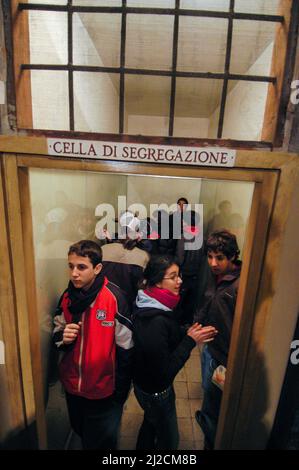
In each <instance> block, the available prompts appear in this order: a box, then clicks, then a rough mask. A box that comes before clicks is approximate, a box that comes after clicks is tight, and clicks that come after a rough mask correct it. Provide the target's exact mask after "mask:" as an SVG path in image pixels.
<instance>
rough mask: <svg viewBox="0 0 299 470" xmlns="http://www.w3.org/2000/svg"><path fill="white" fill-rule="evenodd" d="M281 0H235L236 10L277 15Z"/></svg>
mask: <svg viewBox="0 0 299 470" xmlns="http://www.w3.org/2000/svg"><path fill="white" fill-rule="evenodd" d="M279 3H280V0H250V2H249V1H248V0H235V11H238V12H242V13H257V14H261V15H277V14H278V6H279Z"/></svg>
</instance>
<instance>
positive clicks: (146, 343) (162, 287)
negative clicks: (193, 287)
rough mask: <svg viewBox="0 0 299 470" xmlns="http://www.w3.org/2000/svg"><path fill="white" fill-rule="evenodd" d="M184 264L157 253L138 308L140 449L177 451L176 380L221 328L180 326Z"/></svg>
mask: <svg viewBox="0 0 299 470" xmlns="http://www.w3.org/2000/svg"><path fill="white" fill-rule="evenodd" d="M181 283H182V281H181V278H180V275H179V267H178V265H177V264H176V263H175V262H174V259H173V257H171V256H169V255H158V256H155V257H152V258H151V259H150V261H149V263H148V265H147V267H146V268H145V271H144V289H142V290H139V291H138V295H137V299H136V307H135V309H134V310H133V339H134V344H135V350H134V360H133V364H134V367H133V382H134V392H135V395H136V398H137V400H138V402H139V404H140V406H141V407H142V408H143V410H144V419H143V423H142V425H141V428H140V430H139V434H138V439H137V449H164V450H167V449H168V450H169V449H177V448H178V443H179V434H178V425H177V416H176V407H175V393H174V389H173V381H174V379H175V376H176V375H177V373H178V372H179V371H180V369H181V368H182V367H183V366H184V364H185V363H186V361H187V359H188V358H189V356H190V353H191V351H192V349H193V348H194V347H195V346H196V344H199V343H203V342H206V341H211V340H212V339H213V338H214V336H215V335H216V333H217V331H216V329H215V328H214V327H209V326H207V327H204V328H203V327H202V326H201V325H199V324H198V323H195V324H194V325H192V326H191V327H190V328H189V329H188V331H187V332H186V331H184V330H183V329H181V328H180V326H179V324H178V322H177V320H176V317H175V315H174V313H173V309H174V308H175V306H176V305H177V303H178V301H179V298H180V295H179V293H180V287H181Z"/></svg>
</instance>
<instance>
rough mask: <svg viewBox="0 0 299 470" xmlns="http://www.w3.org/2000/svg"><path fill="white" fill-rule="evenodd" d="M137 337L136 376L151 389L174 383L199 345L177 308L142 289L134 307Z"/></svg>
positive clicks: (139, 381) (139, 382)
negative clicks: (183, 324) (181, 323)
mask: <svg viewBox="0 0 299 470" xmlns="http://www.w3.org/2000/svg"><path fill="white" fill-rule="evenodd" d="M133 340H134V345H135V349H134V360H133V363H134V366H133V380H134V382H135V383H136V384H137V385H138V386H139V388H141V389H142V390H143V391H144V392H147V393H156V392H161V391H163V390H165V389H166V388H168V387H169V386H170V385H172V383H173V380H174V378H175V376H176V375H177V373H178V372H179V370H180V369H181V368H182V367H183V366H184V364H185V362H186V361H187V359H188V358H189V356H190V353H191V351H192V349H193V348H194V347H195V345H196V343H195V341H194V340H193V339H192V338H191V337H190V336H187V335H186V333H185V331H184V330H182V329H181V327H180V326H179V324H178V322H177V320H176V318H175V316H174V313H173V311H172V310H169V309H167V307H165V306H163V305H162V304H160V303H159V302H158V301H157V300H155V299H153V298H151V297H149V296H147V295H146V294H145V293H144V292H143V291H141V290H140V291H139V292H138V296H137V299H136V307H135V309H134V310H133Z"/></svg>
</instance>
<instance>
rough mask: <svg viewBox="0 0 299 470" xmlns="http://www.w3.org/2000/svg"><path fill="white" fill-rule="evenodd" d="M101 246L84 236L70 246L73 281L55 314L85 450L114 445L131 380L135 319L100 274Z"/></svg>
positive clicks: (73, 414) (71, 407)
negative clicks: (85, 238) (131, 317)
mask: <svg viewBox="0 0 299 470" xmlns="http://www.w3.org/2000/svg"><path fill="white" fill-rule="evenodd" d="M101 261H102V250H101V248H100V247H99V246H98V245H97V244H96V243H95V242H93V241H90V240H82V241H80V242H78V243H75V244H74V245H72V246H71V247H70V248H69V252H68V265H69V270H70V282H69V285H68V287H67V289H66V290H65V292H64V293H63V294H62V297H61V299H60V301H59V305H58V307H57V311H56V316H55V318H54V324H55V328H54V332H53V336H54V342H55V344H56V346H57V347H58V348H59V349H60V350H62V351H64V355H63V358H62V360H61V362H60V364H59V374H60V380H61V382H62V384H63V386H64V388H65V392H66V401H67V407H68V412H69V417H70V422H71V425H72V427H73V429H74V430H75V431H76V432H77V434H79V436H80V437H81V439H82V445H83V448H84V449H115V448H116V445H117V434H118V429H119V424H120V420H121V415H122V408H123V404H124V402H125V401H126V398H127V395H128V393H129V389H130V383H131V357H132V347H133V342H132V328H131V327H132V323H131V320H130V312H129V311H128V306H127V302H126V300H125V298H124V296H123V294H122V293H121V292H120V290H119V288H118V287H117V286H116V285H114V284H112V283H110V282H109V281H108V280H107V278H106V277H104V275H103V274H102V273H101V270H102V264H101Z"/></svg>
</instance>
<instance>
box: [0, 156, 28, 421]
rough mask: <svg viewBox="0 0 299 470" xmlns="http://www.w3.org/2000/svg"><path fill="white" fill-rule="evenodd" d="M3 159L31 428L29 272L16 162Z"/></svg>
mask: <svg viewBox="0 0 299 470" xmlns="http://www.w3.org/2000/svg"><path fill="white" fill-rule="evenodd" d="M2 158H3V177H4V188H5V198H6V211H7V220H8V230H9V241H10V250H11V265H12V285H13V286H14V295H15V306H16V311H17V325H18V327H17V331H18V339H19V348H20V360H21V370H22V381H23V390H24V401H25V411H26V421H27V425H30V424H32V423H34V421H35V400H34V391H33V390H34V388H33V371H32V364H31V350H30V325H29V315H28V306H27V295H26V283H25V280H26V276H27V275H29V274H30V273H27V272H25V259H24V245H23V236H22V229H23V227H22V223H21V207H20V194H19V184H18V172H17V161H16V157H15V156H13V155H4V156H3V157H2Z"/></svg>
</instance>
